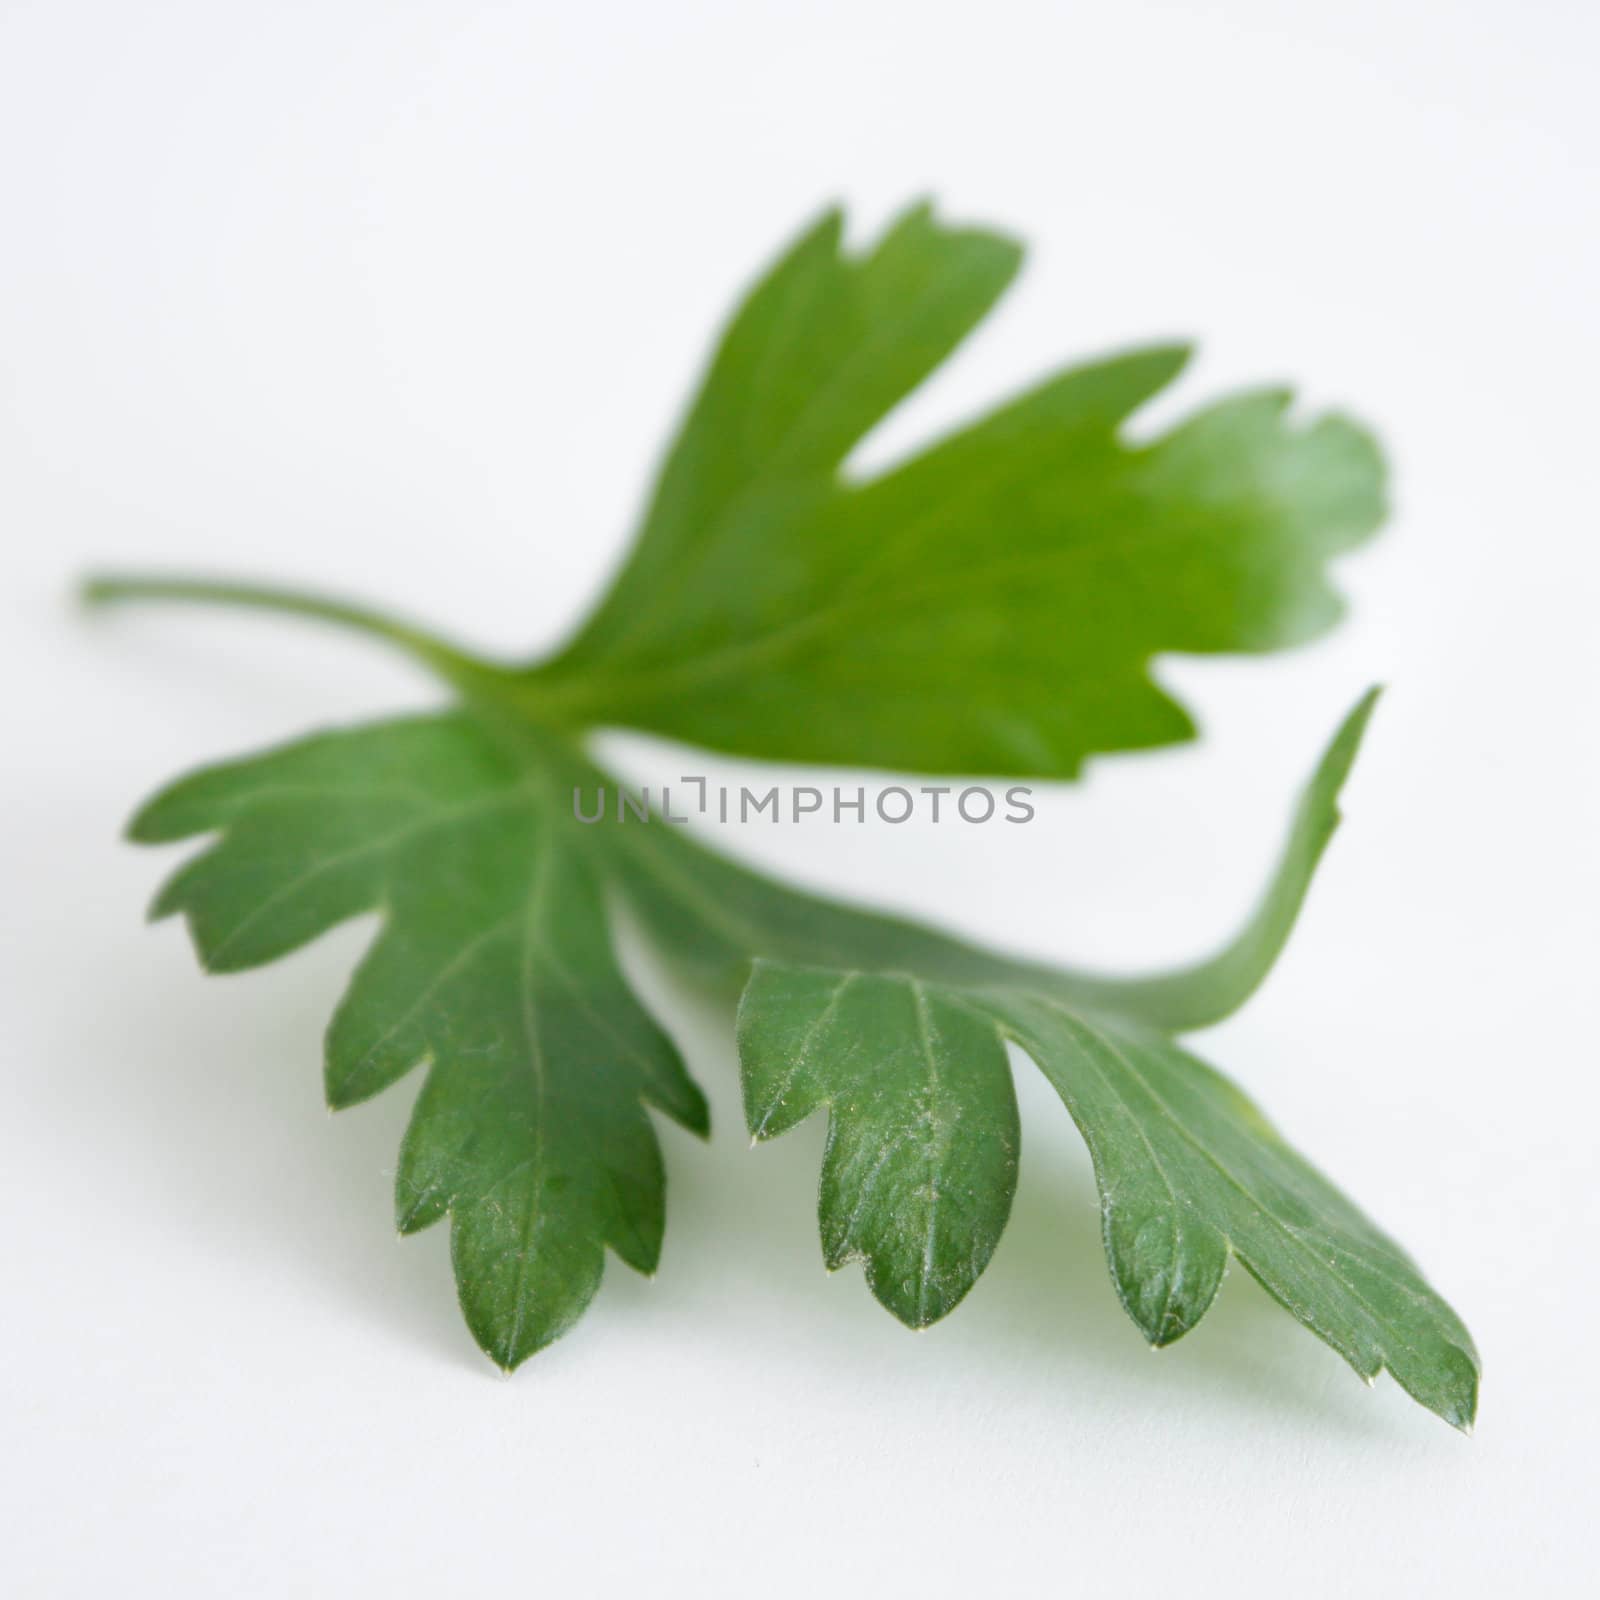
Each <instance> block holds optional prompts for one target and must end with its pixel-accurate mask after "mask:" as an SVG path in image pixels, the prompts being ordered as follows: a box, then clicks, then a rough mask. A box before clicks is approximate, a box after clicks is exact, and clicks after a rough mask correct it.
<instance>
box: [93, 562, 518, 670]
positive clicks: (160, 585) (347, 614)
mask: <svg viewBox="0 0 1600 1600" xmlns="http://www.w3.org/2000/svg"><path fill="white" fill-rule="evenodd" d="M80 594H81V596H82V599H83V602H84V604H85V605H90V606H103V605H112V604H115V603H118V602H121V601H127V600H156V601H176V602H178V603H180V604H198V605H219V606H243V607H247V608H249V609H251V610H256V611H277V612H282V613H284V614H286V615H289V616H295V617H310V618H312V619H314V620H315V621H318V622H330V623H333V624H334V625H335V626H337V627H341V628H348V629H351V630H353V631H354V632H356V633H364V634H366V635H368V636H369V637H370V638H374V639H381V640H383V641H384V643H386V644H389V645H392V646H394V647H395V648H396V649H398V650H401V651H403V652H404V653H405V654H406V655H408V656H410V657H411V658H412V659H413V660H415V661H419V662H421V664H422V665H423V666H425V667H427V668H428V669H429V670H430V671H431V672H434V673H437V674H438V676H440V677H441V678H443V679H444V680H445V681H446V682H447V683H450V684H452V685H454V686H456V687H458V688H463V689H478V690H482V689H484V688H485V687H487V686H488V685H489V684H491V683H493V682H495V681H496V680H498V679H502V678H504V677H505V676H506V674H505V672H504V669H502V668H500V667H496V666H493V665H492V664H491V663H489V662H487V661H483V660H480V659H479V658H478V657H476V656H473V655H470V654H469V653H468V652H466V651H464V650H460V649H457V648H456V646H454V645H452V644H447V643H446V642H445V641H444V640H443V639H439V638H437V637H435V636H434V635H433V634H431V633H428V632H427V631H425V630H424V629H421V628H417V627H413V626H412V625H411V624H409V623H404V622H398V621H396V620H395V619H394V618H393V617H386V616H384V615H383V613H382V612H379V611H373V610H370V609H369V608H368V607H366V606H361V605H355V604H353V603H351V602H349V601H344V600H335V599H333V598H331V597H330V596H327V595H320V594H312V593H308V592H306V591H305V590H301V589H285V588H280V587H278V586H276V585H273V584H258V583H235V582H230V581H224V580H211V579H206V578H183V577H171V578H166V577H147V576H142V575H139V574H134V573H120V572H107V573H98V574H96V575H94V576H92V577H90V578H87V579H85V580H84V583H83V586H82V588H81V590H80Z"/></svg>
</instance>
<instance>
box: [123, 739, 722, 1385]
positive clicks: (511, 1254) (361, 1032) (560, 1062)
mask: <svg viewBox="0 0 1600 1600" xmlns="http://www.w3.org/2000/svg"><path fill="white" fill-rule="evenodd" d="M530 754H531V752H530V751H528V750H521V749H518V748H517V747H516V745H515V743H514V742H513V741H511V740H509V739H505V740H500V741H497V740H496V739H495V738H493V737H491V736H490V734H489V732H488V731H486V728H485V726H484V725H483V724H482V723H480V722H479V721H478V719H476V718H474V717H472V716H470V715H467V714H459V713H458V714H452V715H445V716H436V717H425V718H416V719H411V720H407V721H401V722H385V723H379V724H377V725H375V726H372V727H366V728H358V729H355V730H353V731H351V732H348V733H335V734H324V735H321V736H319V737H316V738H312V739H307V740H303V741H302V742H300V743H298V744H291V745H288V746H285V747H284V748H283V749H280V750H274V751H272V752H270V753H268V754H266V755H263V756H257V757H255V758H254V759H251V760H247V761H240V762H235V763H232V764H230V765H227V766H221V767H212V768H210V769H209V770H207V771H204V772H200V773H197V774H196V775H194V776H193V777H190V778H186V779H183V780H182V781H180V782H179V783H177V784H175V785H173V787H171V788H170V789H167V790H166V791H164V792H163V793H161V794H159V795H157V796H156V797H155V799H153V800H152V801H151V802H150V803H149V804H148V805H147V806H146V807H145V808H144V809H143V810H142V811H141V812H140V813H139V815H138V816H137V817H136V818H135V819H134V822H133V824H132V828H131V833H132V836H133V837H134V838H135V839H137V840H140V841H142V842H145V843H157V842H162V841H166V840H172V839H180V838H186V837H189V836H191V835H194V834H199V833H208V832H216V833H217V834H218V838H217V841H216V843H214V844H213V845H211V846H210V848H208V849H207V850H205V851H204V853H203V854H201V855H200V856H198V857H197V858H196V859H195V860H194V861H192V862H191V863H189V864H188V865H187V866H185V867H183V868H182V869H180V871H179V872H178V873H177V874H176V876H174V877H173V878H172V879H171V881H170V882H169V883H168V884H167V886H166V888H165V889H164V890H163V891H162V892H161V894H160V896H159V897H158V899H157V900H156V903H155V907H154V914H155V915H157V916H166V915H168V914H171V913H173V912H181V913H183V914H184V916H186V917H187V919H188V922H189V927H190V930H191V932H192V933H193V936H194V942H195V947H196V950H197V951H198V953H199V956H200V961H201V964H202V965H203V966H204V967H205V968H206V970H207V971H210V972H237V971H240V970H242V969H244V968H246V967H253V966H259V965H260V964H261V963H263V962H266V961H271V960H274V959H275V958H276V957H278V956H281V955H284V954H286V953H287V952H288V951H290V950H293V949H295V948H297V947H298V946H300V945H303V944H305V943H306V942H307V941H309V940H311V939H313V938H315V937H316V936H317V935H318V934H320V933H323V932H325V931H326V930H328V929H329V928H331V927H333V926H334V925H335V924H337V923H339V922H343V921H345V920H346V919H348V918H350V917H354V916H357V915H359V914H361V913H363V912H369V911H376V912H378V913H379V914H380V915H381V916H382V918H383V927H382V931H381V933H380V934H379V936H378V939H377V942H376V943H375V944H374V945H373V947H372V950H371V952H370V953H369V954H368V956H367V958H366V960H365V961H363V962H362V964H361V968H360V970H359V971H358V972H357V973H356V976H355V980H354V982H353V983H352V984H351V986H350V989H349V992H348V993H347V994H346V995H345V997H344V1000H343V1001H342V1002H341V1003H340V1006H339V1009H338V1011H337V1012H336V1013H335V1015H334V1019H333V1024H332V1026H331V1027H330V1028H329V1030H328V1036H327V1052H326V1075H327V1076H326V1082H327V1094H328V1103H329V1105H330V1106H334V1107H339V1106H348V1105H353V1104H355V1103H356V1102H357V1101H360V1100H364V1099H366V1098H367V1097H368V1096H370V1095H374V1094H376V1093H378V1092H379V1091H380V1090H381V1089H384V1088H387V1087H388V1086H389V1085H390V1084H391V1083H394V1082H395V1081H396V1080H397V1079H399V1078H400V1077H402V1076H404V1074H405V1073H407V1072H409V1071H410V1070H411V1068H413V1067H415V1066H417V1065H419V1064H421V1063H423V1062H427V1063H428V1078H427V1082H426V1083H425V1084H424V1086H423V1089H422V1092H421V1094H420V1095H419V1096H418V1098H417V1102H416V1109H415V1111H414V1112H413V1114H412V1118H411V1125H410V1128H409V1129H408V1131H407V1133H406V1137H405V1143H404V1145H403V1146H402V1148H401V1152H400V1168H399V1172H398V1174H397V1176H396V1180H395V1191H396V1192H395V1208H396V1220H397V1223H398V1226H399V1228H400V1230H401V1232H402V1233H411V1232H414V1231H416V1230H417V1229H419V1228H423V1227H426V1226H427V1225H428V1224H429V1223H431V1222H436V1221H438V1220H439V1219H440V1218H442V1217H444V1216H446V1215H447V1214H448V1215H449V1216H450V1218H451V1222H452V1227H451V1252H452V1256H453V1259H454V1262H455V1270H456V1278H457V1282H458V1284H459V1286H460V1291H461V1305H462V1310H463V1311H464V1312H465V1314H466V1319H467V1323H468V1325H469V1326H470V1328H471V1329H472V1332H473V1335H474V1336H475V1337H476V1339H477V1340H478V1343H479V1344H480V1345H481V1346H482V1347H483V1349H484V1350H485V1351H487V1352H488V1354H489V1355H490V1356H492V1357H493V1358H494V1360H495V1361H497V1362H498V1363H499V1364H500V1365H501V1366H502V1367H506V1368H511V1367H514V1366H516V1365H517V1363H518V1362H520V1361H521V1360H523V1359H524V1358H525V1357H527V1356H529V1355H531V1354H532V1353H533V1352H534V1351H535V1350H538V1349H541V1348H542V1347H543V1346H545V1345H547V1344H549V1343H550V1341H551V1340H552V1339H555V1338H557V1337H558V1336H559V1335H560V1334H562V1333H564V1332H565V1331H566V1330H567V1329H568V1328H569V1327H570V1326H571V1325H572V1324H573V1322H575V1321H576V1320H577V1318H578V1316H579V1315H580V1314H581V1313H582V1311H583V1309H584V1307H585V1306H586V1305H588V1303H589V1301H590V1300H591V1299H592V1298H593V1296H594V1292H595V1290H596V1288H598V1286H599V1283H600V1270H601V1265H602V1260H603V1247H604V1246H606V1245H609V1246H610V1247H611V1248H612V1249H613V1250H615V1251H616V1253H617V1254H618V1255H619V1256H621V1257H622V1259H623V1260H624V1261H626V1262H627V1263H628V1265H629V1266H631V1267H635V1268H637V1269H638V1270H639V1271H640V1272H647V1273H648V1272H654V1271H655V1269H656V1264H657V1262H658V1260H659V1259H660V1255H661V1235H662V1226H663V1221H664V1180H663V1174H662V1165H661V1151H660V1148H659V1146H658V1145H657V1143H656V1138H655V1134H654V1132H653V1131H652V1129H651V1127H650V1121H649V1118H648V1117H647V1116H646V1115H645V1112H644V1109H643V1107H644V1105H645V1104H650V1105H653V1106H655V1107H657V1108H658V1109H659V1110H661V1111H664V1112H666V1113H667V1114H668V1115H669V1116H671V1117H673V1118H674V1119H676V1120H677V1121H678V1122H681V1123H682V1124H683V1125H684V1126H685V1127H687V1128H692V1129H694V1130H695V1131H696V1132H698V1133H705V1132H707V1131H708V1127H709V1123H708V1118H707V1113H706V1104H705V1100H704V1098H703V1097H702V1095H701V1093H700V1091H699V1090H698V1089H697V1088H696V1087H695V1085H694V1084H693V1083H692V1082H691V1081H690V1079H689V1077H688V1075H687V1074H686V1073H685V1071H684V1069H683V1064H682V1062H681V1061H680V1060H679V1059H678V1053H677V1051H676V1050H675V1049H674V1048H673V1046H672V1044H671V1043H670V1042H669V1041H668V1039H667V1037H666V1035H665V1034H663V1033H662V1032H661V1030H660V1029H659V1028H658V1027H657V1026H656V1025H655V1024H654V1023H653V1022H652V1021H651V1020H650V1018H649V1017H648V1016H647V1015H646V1014H645V1012H644V1010H643V1009H642V1008H641V1006H640V1005H639V1003H638V1001H636V1000H635V999H634V997H633V995H632V993H631V992H630V991H629V989H628V986H627V984H626V983H625V982H624V980H623V978H622V975H621V974H620V973H619V972H618V970H617V965H616V961H615V959H614V957H613V955H612V952H611V946H610V940H609V936H608V933H607V930H606V922H605V916H604V910H603V907H602V904H601V897H600V884H599V880H598V879H597V877H596V875H595V872H594V870H593V868H592V866H591V864H590V863H589V861H588V860H587V859H586V857H585V855H584V853H583V852H582V851H581V850H580V849H577V848H574V844H575V841H574V838H573V833H574V829H573V825H572V823H571V821H570V815H571V813H570V810H569V809H568V806H567V804H566V803H565V800H566V797H565V796H557V795H556V794H554V793H553V792H552V790H551V788H550V786H549V783H548V780H547V778H546V777H545V775H544V774H543V773H542V771H541V770H540V769H539V768H538V766H536V765H535V764H533V762H532V761H531V760H530Z"/></svg>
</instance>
